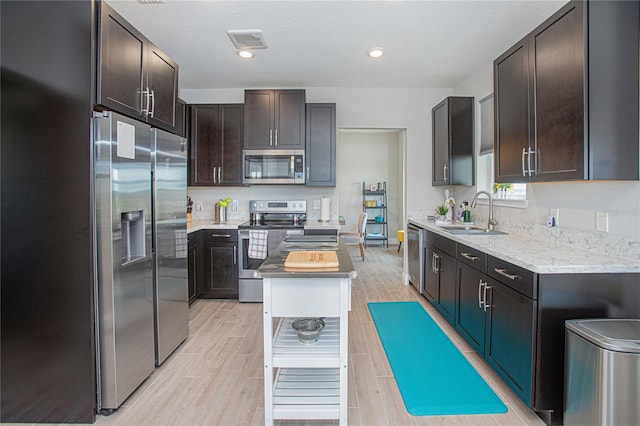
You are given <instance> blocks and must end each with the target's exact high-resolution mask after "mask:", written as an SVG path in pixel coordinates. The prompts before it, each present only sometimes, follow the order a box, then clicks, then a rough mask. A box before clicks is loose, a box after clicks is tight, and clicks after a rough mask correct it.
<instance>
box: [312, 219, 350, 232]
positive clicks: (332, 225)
mask: <svg viewBox="0 0 640 426" xmlns="http://www.w3.org/2000/svg"><path fill="white" fill-rule="evenodd" d="M304 229H337V230H340V229H342V225H341V224H340V222H339V221H337V220H331V221H329V222H320V221H319V220H318V219H308V220H307V221H306V222H305V223H304Z"/></svg>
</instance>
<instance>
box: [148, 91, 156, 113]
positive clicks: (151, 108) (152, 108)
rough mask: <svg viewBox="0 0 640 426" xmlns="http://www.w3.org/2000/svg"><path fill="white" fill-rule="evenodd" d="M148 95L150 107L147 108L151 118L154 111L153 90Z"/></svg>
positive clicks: (154, 98) (154, 99)
mask: <svg viewBox="0 0 640 426" xmlns="http://www.w3.org/2000/svg"><path fill="white" fill-rule="evenodd" d="M149 97H150V98H151V107H150V108H149V117H151V118H153V113H154V112H156V96H155V94H154V93H153V90H152V91H151V93H150V94H149Z"/></svg>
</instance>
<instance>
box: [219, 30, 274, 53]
mask: <svg viewBox="0 0 640 426" xmlns="http://www.w3.org/2000/svg"><path fill="white" fill-rule="evenodd" d="M227 35H229V38H230V39H231V42H232V43H233V45H234V46H235V47H236V49H239V50H243V49H266V48H267V43H266V42H265V41H264V36H263V35H262V30H229V31H227Z"/></svg>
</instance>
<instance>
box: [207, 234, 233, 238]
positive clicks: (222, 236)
mask: <svg viewBox="0 0 640 426" xmlns="http://www.w3.org/2000/svg"><path fill="white" fill-rule="evenodd" d="M211 238H231V235H229V234H211Z"/></svg>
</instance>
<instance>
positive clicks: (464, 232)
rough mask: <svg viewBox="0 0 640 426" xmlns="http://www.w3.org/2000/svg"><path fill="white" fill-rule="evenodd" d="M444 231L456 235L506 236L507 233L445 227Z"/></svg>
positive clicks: (458, 226)
mask: <svg viewBox="0 0 640 426" xmlns="http://www.w3.org/2000/svg"><path fill="white" fill-rule="evenodd" d="M442 229H443V230H444V231H446V232H448V233H450V234H454V235H505V234H506V232H502V231H496V230H488V229H485V228H474V227H472V226H466V227H465V226H460V225H454V226H443V227H442Z"/></svg>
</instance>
